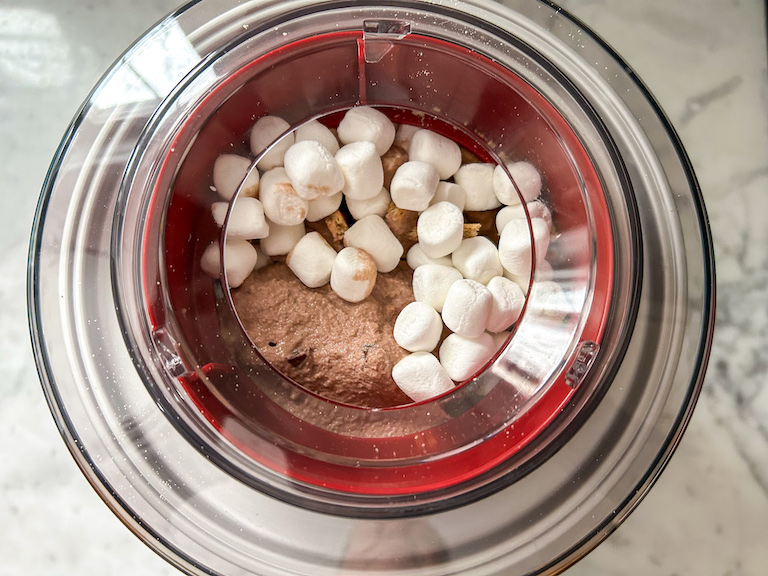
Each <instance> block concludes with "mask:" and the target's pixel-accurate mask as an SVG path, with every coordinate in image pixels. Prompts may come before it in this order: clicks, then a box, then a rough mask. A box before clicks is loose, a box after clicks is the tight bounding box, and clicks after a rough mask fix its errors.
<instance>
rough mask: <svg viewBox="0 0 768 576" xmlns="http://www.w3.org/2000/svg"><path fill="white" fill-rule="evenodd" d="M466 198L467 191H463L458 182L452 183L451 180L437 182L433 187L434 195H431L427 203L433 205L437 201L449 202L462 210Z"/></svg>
mask: <svg viewBox="0 0 768 576" xmlns="http://www.w3.org/2000/svg"><path fill="white" fill-rule="evenodd" d="M466 200H467V193H466V192H464V188H462V187H461V186H459V185H458V184H454V183H453V182H438V183H437V188H435V195H434V196H432V200H430V201H429V204H430V205H433V204H437V203H438V202H450V203H451V204H453V205H455V206H456V207H457V208H458V209H459V210H461V211H462V212H463V211H464V204H465V203H466Z"/></svg>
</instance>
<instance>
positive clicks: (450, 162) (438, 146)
mask: <svg viewBox="0 0 768 576" xmlns="http://www.w3.org/2000/svg"><path fill="white" fill-rule="evenodd" d="M408 158H409V159H410V160H421V161H422V162H427V163H429V164H432V166H434V167H435V168H436V169H437V173H438V174H440V179H441V180H446V179H447V178H450V177H451V176H453V175H454V174H455V173H456V170H458V169H459V167H460V166H461V149H460V148H459V145H458V144H456V142H454V141H453V140H450V139H448V138H446V137H445V136H441V135H440V134H437V133H435V132H432V131H431V130H426V129H422V130H417V131H416V132H415V133H414V134H413V136H412V137H411V146H410V148H409V150H408Z"/></svg>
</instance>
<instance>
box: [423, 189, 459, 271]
mask: <svg viewBox="0 0 768 576" xmlns="http://www.w3.org/2000/svg"><path fill="white" fill-rule="evenodd" d="M416 234H417V235H418V237H419V244H420V245H421V249H422V250H423V251H424V254H426V255H427V256H429V257H430V258H440V257H441V256H447V255H448V254H450V253H451V252H453V251H454V250H455V249H456V248H458V247H459V244H461V239H462V237H463V234H464V214H463V213H462V211H461V210H459V209H458V207H457V206H455V205H454V204H451V203H450V202H438V203H437V204H435V205H434V206H430V207H429V208H427V209H426V210H424V212H422V213H421V214H420V215H419V219H418V220H417V222H416Z"/></svg>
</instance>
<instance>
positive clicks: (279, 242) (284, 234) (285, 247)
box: [261, 220, 305, 256]
mask: <svg viewBox="0 0 768 576" xmlns="http://www.w3.org/2000/svg"><path fill="white" fill-rule="evenodd" d="M267 224H269V236H267V237H266V238H262V239H261V249H262V250H264V253H265V254H266V255H267V256H284V255H285V254H288V252H290V251H291V250H293V247H294V246H296V244H298V242H299V240H301V237H302V236H304V232H305V230H304V223H303V222H302V223H301V224H296V225H295V226H281V225H280V224H276V223H274V222H270V221H269V220H267Z"/></svg>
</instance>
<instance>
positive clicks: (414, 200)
mask: <svg viewBox="0 0 768 576" xmlns="http://www.w3.org/2000/svg"><path fill="white" fill-rule="evenodd" d="M439 181H440V176H439V175H438V173H437V170H436V169H435V167H434V166H432V164H427V163H426V162H418V161H410V160H409V161H408V162H406V163H405V164H403V165H402V166H400V168H398V169H397V172H395V175H394V176H393V177H392V184H391V185H390V187H389V193H390V194H391V195H392V201H393V202H394V203H395V206H397V207H398V208H401V209H403V210H414V211H416V212H421V211H422V210H426V209H427V208H428V207H429V202H430V200H432V196H434V195H435V190H436V189H437V183H438V182H439Z"/></svg>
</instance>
